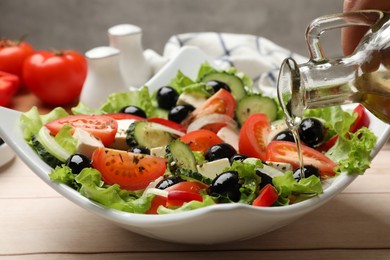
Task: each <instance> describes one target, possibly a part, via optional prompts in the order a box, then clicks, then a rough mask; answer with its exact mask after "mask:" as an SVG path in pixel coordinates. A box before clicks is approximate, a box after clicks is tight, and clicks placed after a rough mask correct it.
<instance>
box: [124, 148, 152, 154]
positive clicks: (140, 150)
mask: <svg viewBox="0 0 390 260" xmlns="http://www.w3.org/2000/svg"><path fill="white" fill-rule="evenodd" d="M129 151H130V152H132V153H140V154H150V150H149V149H148V148H146V147H145V146H135V147H131V148H130V150H129Z"/></svg>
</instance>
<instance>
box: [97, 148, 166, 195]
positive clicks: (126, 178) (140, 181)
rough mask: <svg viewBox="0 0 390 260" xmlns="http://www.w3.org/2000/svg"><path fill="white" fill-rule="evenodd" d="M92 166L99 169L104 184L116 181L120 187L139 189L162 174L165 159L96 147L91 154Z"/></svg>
mask: <svg viewBox="0 0 390 260" xmlns="http://www.w3.org/2000/svg"><path fill="white" fill-rule="evenodd" d="M92 166H93V167H94V168H95V169H97V170H98V171H100V173H101V175H102V180H103V181H104V182H105V183H106V184H109V185H112V184H115V183H117V184H119V185H120V187H121V188H122V189H126V190H141V189H145V188H146V187H147V186H148V185H149V183H150V182H151V181H154V180H155V179H157V178H158V177H160V176H162V175H163V174H164V172H165V169H166V160H165V159H164V158H160V157H156V156H151V155H145V154H138V153H130V152H126V151H121V150H115V149H109V148H98V149H96V150H95V151H94V152H93V154H92Z"/></svg>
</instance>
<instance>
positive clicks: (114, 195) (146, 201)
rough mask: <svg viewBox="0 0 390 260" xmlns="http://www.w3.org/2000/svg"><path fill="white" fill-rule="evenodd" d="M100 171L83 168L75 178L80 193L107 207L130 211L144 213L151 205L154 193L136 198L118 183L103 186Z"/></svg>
mask: <svg viewBox="0 0 390 260" xmlns="http://www.w3.org/2000/svg"><path fill="white" fill-rule="evenodd" d="M100 176H101V175H100V172H99V171H97V170H95V169H92V168H85V169H83V170H82V171H81V172H80V174H79V175H77V176H76V178H75V180H76V182H77V183H78V184H80V185H81V187H80V189H79V192H80V194H81V195H83V196H85V197H87V198H89V199H91V200H93V201H96V202H98V203H100V204H102V205H104V206H107V207H109V208H113V209H117V210H121V211H126V212H131V213H145V212H146V211H147V210H148V209H149V208H150V205H151V201H152V199H153V197H154V195H147V196H141V197H139V198H137V197H136V196H135V195H134V193H133V192H131V191H126V190H122V189H120V186H119V185H118V184H114V185H111V186H103V182H102V181H101V178H100Z"/></svg>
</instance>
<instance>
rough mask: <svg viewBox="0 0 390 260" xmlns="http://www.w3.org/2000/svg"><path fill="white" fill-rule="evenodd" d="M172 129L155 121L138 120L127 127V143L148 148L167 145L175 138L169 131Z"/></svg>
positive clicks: (131, 145)
mask: <svg viewBox="0 0 390 260" xmlns="http://www.w3.org/2000/svg"><path fill="white" fill-rule="evenodd" d="M171 130H172V129H171V128H169V127H165V126H163V125H161V124H157V123H154V122H147V121H138V122H135V123H133V124H131V125H130V127H129V129H127V135H126V143H127V145H129V146H130V147H134V146H137V145H140V146H145V147H146V148H148V149H151V148H155V147H160V146H166V145H168V144H169V143H170V142H171V141H173V139H174V138H173V137H172V135H171V134H170V133H169V132H168V131H171ZM171 132H172V131H171ZM177 132H179V131H177ZM172 133H173V132H172ZM175 133H176V132H175ZM179 133H181V132H179ZM181 134H183V133H181Z"/></svg>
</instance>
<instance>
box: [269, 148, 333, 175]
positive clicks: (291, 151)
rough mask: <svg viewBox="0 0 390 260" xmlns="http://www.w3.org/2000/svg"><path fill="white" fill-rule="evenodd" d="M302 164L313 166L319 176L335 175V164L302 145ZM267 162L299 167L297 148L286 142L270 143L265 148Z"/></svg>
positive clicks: (319, 153) (321, 154)
mask: <svg viewBox="0 0 390 260" xmlns="http://www.w3.org/2000/svg"><path fill="white" fill-rule="evenodd" d="M302 153H303V163H304V164H306V165H313V166H314V167H317V168H318V169H319V171H320V175H322V176H324V175H335V171H334V168H335V167H336V163H335V162H333V161H332V160H331V159H329V158H328V157H326V156H325V155H324V154H323V153H321V152H319V151H317V150H315V149H313V148H310V147H308V146H305V145H302ZM266 160H267V161H271V162H286V163H290V164H291V165H292V166H293V167H294V168H297V167H299V160H298V153H297V146H296V144H295V143H293V142H288V141H271V142H270V143H269V144H268V146H267V156H266Z"/></svg>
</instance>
